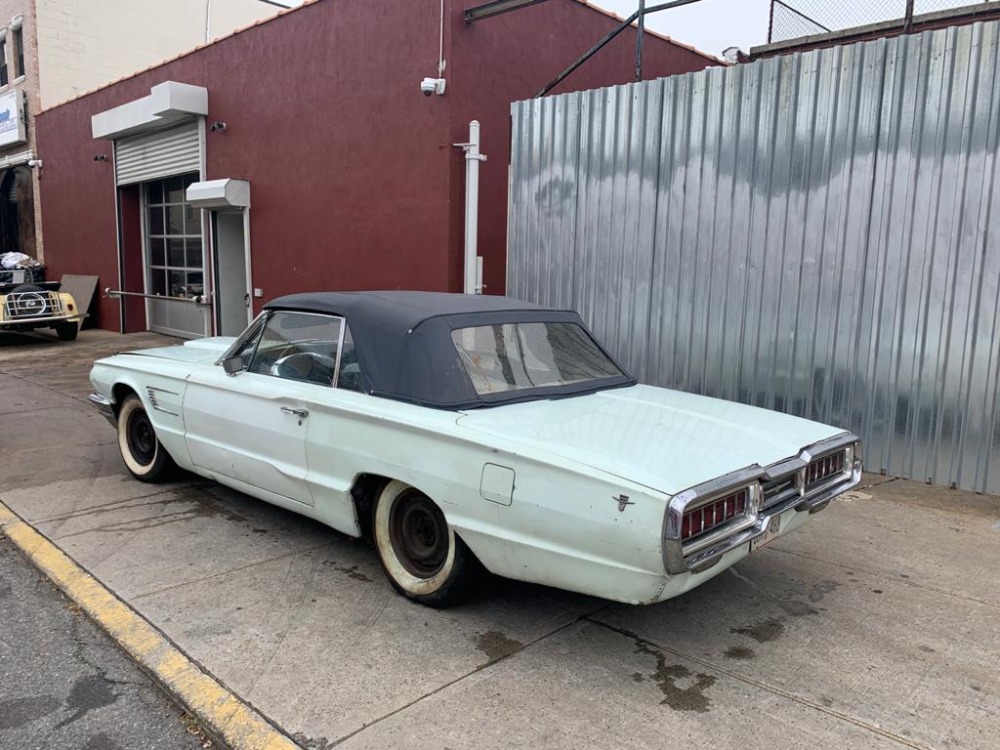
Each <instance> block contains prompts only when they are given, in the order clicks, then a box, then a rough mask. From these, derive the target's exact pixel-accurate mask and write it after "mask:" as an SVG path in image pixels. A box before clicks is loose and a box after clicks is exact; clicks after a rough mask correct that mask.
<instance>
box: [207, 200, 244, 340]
mask: <svg viewBox="0 0 1000 750" xmlns="http://www.w3.org/2000/svg"><path fill="white" fill-rule="evenodd" d="M248 219H249V212H248V210H247V209H243V210H242V211H213V212H212V241H213V243H214V246H215V295H216V315H217V319H216V330H217V331H218V333H219V335H220V336H238V335H239V334H240V333H242V332H243V329H244V328H246V327H247V325H248V324H249V323H250V319H251V307H250V281H249V280H250V263H249V261H250V258H249V253H248V248H247V226H248V224H249V221H248Z"/></svg>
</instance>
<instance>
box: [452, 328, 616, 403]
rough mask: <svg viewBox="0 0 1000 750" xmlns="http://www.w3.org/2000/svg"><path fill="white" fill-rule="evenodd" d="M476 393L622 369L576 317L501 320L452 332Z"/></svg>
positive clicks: (553, 383)
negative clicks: (550, 320)
mask: <svg viewBox="0 0 1000 750" xmlns="http://www.w3.org/2000/svg"><path fill="white" fill-rule="evenodd" d="M451 340H452V342H453V343H454V344H455V348H456V349H457V350H458V354H459V358H460V359H461V361H462V365H463V367H465V371H466V373H468V375H469V379H470V380H471V381H472V385H473V387H474V388H475V389H476V392H477V393H478V394H479V395H481V396H482V395H486V394H489V393H502V392H506V391H518V390H524V389H527V388H541V387H547V386H561V385H572V384H575V383H584V382H588V381H592V380H602V379H605V378H615V377H620V376H622V375H624V373H622V371H621V370H620V369H618V366H617V365H616V364H615V363H614V362H612V361H611V359H610V358H608V356H607V355H606V354H605V353H604V352H603V351H601V349H600V347H599V346H598V345H597V344H596V343H595V342H594V340H593V339H592V338H591V337H590V335H589V334H588V333H587V332H586V331H585V330H584V329H583V328H581V327H580V326H578V325H576V324H575V323H499V324H495V325H486V326H475V327H472V328H459V329H456V330H454V331H452V332H451Z"/></svg>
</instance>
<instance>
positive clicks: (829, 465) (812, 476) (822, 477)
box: [806, 451, 845, 492]
mask: <svg viewBox="0 0 1000 750" xmlns="http://www.w3.org/2000/svg"><path fill="white" fill-rule="evenodd" d="M844 466H845V453H844V451H839V452H837V453H831V454H830V455H829V456H823V457H821V458H817V459H816V460H815V461H811V462H810V463H809V466H808V467H807V468H806V491H807V492H808V491H809V489H810V488H812V487H815V486H816V485H818V484H820V483H821V482H825V481H826V480H827V479H829V478H830V477H833V476H837V475H839V474H843V473H844Z"/></svg>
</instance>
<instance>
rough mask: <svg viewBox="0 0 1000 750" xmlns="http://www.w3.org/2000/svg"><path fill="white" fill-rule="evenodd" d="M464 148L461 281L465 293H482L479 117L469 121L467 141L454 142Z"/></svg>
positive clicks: (482, 159) (482, 158)
mask: <svg viewBox="0 0 1000 750" xmlns="http://www.w3.org/2000/svg"><path fill="white" fill-rule="evenodd" d="M455 146H457V147H458V148H461V149H464V151H465V266H464V269H465V284H464V289H463V291H464V292H465V293H466V294H482V293H483V259H482V258H481V257H480V256H479V254H478V249H479V247H478V245H479V162H481V161H486V156H485V155H484V154H481V153H479V120H473V121H472V122H470V123H469V142H468V143H456V144H455Z"/></svg>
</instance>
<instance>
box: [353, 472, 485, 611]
mask: <svg viewBox="0 0 1000 750" xmlns="http://www.w3.org/2000/svg"><path fill="white" fill-rule="evenodd" d="M373 526H374V529H373V530H374V537H375V548H376V549H377V550H378V555H379V561H380V562H381V563H382V569H383V570H384V571H385V574H386V576H387V577H388V578H389V582H390V583H392V585H393V588H395V589H396V590H397V591H398V592H399V593H401V594H402V595H403V596H406V597H408V598H410V599H413V600H414V601H416V602H419V603H420V604H425V605H427V606H429V607H439V608H440V607H448V606H450V605H452V604H454V603H455V602H457V601H458V600H459V599H460V598H461V597H462V595H463V594H464V593H465V591H466V589H467V587H468V584H469V583H470V580H471V578H472V572H473V570H472V569H473V566H474V564H475V562H474V559H473V557H472V553H471V552H470V551H469V550H468V548H467V547H466V546H465V544H464V543H463V542H462V540H461V539H459V538H458V537H457V536H455V532H454V530H453V529H452V528H451V527H450V526H449V525H448V522H447V521H446V520H445V517H444V513H442V512H441V509H440V508H439V507H438V506H437V505H435V504H434V501H432V500H431V499H430V498H429V497H427V495H425V494H423V493H422V492H420V491H419V490H416V489H414V488H413V487H410V486H409V485H407V484H404V483H403V482H398V481H392V482H389V484H387V485H386V486H385V489H383V490H382V493H381V494H380V495H379V498H378V501H377V502H376V504H375V520H374V524H373Z"/></svg>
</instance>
